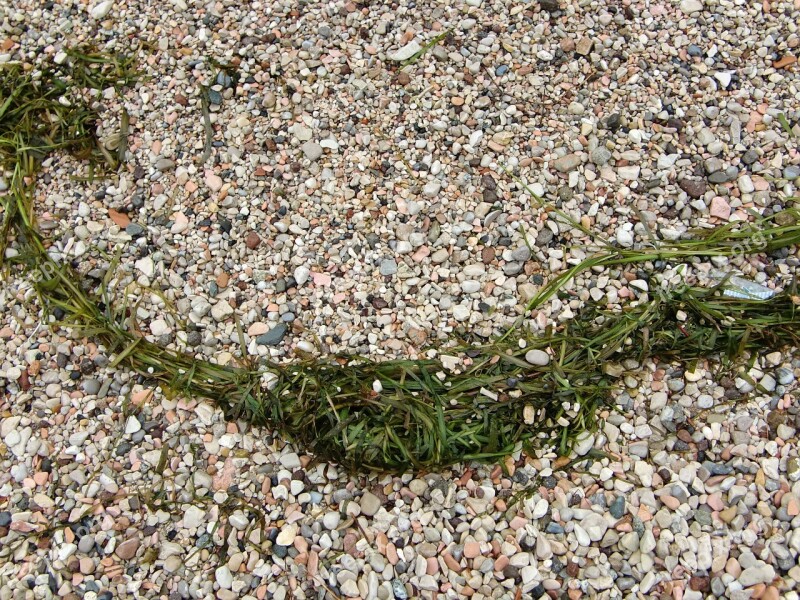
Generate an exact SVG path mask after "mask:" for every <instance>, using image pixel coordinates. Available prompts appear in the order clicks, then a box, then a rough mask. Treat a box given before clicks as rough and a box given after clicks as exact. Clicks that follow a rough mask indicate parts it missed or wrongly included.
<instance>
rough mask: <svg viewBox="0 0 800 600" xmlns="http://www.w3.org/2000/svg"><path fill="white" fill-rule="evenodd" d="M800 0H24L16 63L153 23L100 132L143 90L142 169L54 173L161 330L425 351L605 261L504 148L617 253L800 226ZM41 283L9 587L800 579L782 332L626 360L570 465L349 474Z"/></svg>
mask: <svg viewBox="0 0 800 600" xmlns="http://www.w3.org/2000/svg"><path fill="white" fill-rule="evenodd" d="M798 16H800V0H795V1H794V2H788V1H783V2H777V1H774V2H770V1H769V0H764V2H761V3H759V2H746V1H744V0H737V1H723V0H706V1H702V0H682V1H680V2H669V1H665V2H657V1H652V2H629V1H627V0H623V1H620V2H615V3H607V2H598V1H594V0H583V1H581V2H579V3H578V2H568V1H567V0H561V1H560V2H559V1H558V0H538V1H536V0H535V1H533V2H531V3H523V2H516V1H511V0H495V1H488V0H485V1H481V0H467V2H466V3H464V2H461V1H457V2H455V3H453V4H452V5H450V6H447V5H446V4H445V3H438V2H430V1H421V2H397V3H394V4H392V3H380V2H373V3H370V2H365V3H363V4H357V3H353V2H347V3H342V2H340V1H336V2H327V3H317V2H305V3H296V2H290V1H289V0H285V1H276V2H259V1H253V2H227V1H225V2H223V1H218V2H213V1H212V2H200V1H198V2H194V1H192V0H171V1H170V2H165V3H163V6H159V5H158V4H155V3H150V2H136V1H130V2H124V3H123V2H114V1H103V2H93V3H86V2H74V1H71V0H64V1H59V2H41V1H38V0H36V1H33V0H31V1H25V0H15V1H12V2H11V3H10V4H8V3H6V4H3V5H2V6H0V63H3V62H8V61H17V60H24V61H34V60H41V61H55V62H59V61H61V60H63V59H64V55H63V53H62V51H63V49H64V48H65V47H66V46H68V45H72V44H75V43H79V42H86V41H94V42H95V43H97V44H99V45H100V46H101V47H102V48H104V49H106V50H110V51H126V50H127V51H130V49H131V48H132V45H134V44H136V43H138V44H140V46H139V49H138V51H137V55H138V57H139V59H140V64H141V69H142V71H143V74H144V75H145V77H144V78H143V79H142V80H141V82H140V83H139V84H137V85H136V87H135V88H134V89H130V90H127V91H125V92H124V95H123V97H122V98H121V99H120V98H116V97H115V96H114V94H113V91H109V92H108V93H105V94H103V95H102V96H103V97H98V98H97V101H98V102H99V103H100V104H101V105H102V107H103V110H104V111H105V112H104V121H103V123H101V124H100V125H99V127H100V132H101V134H102V135H108V136H111V137H113V134H114V133H115V131H116V130H117V129H116V128H117V127H118V123H119V114H120V109H121V108H122V107H123V106H124V107H125V108H126V109H127V111H128V112H129V114H130V133H131V135H130V140H129V141H130V146H129V151H128V160H127V162H126V165H125V167H123V170H122V173H121V175H120V177H119V178H118V179H117V178H114V179H107V180H103V181H97V180H95V181H94V182H92V183H86V182H84V181H81V180H73V179H70V176H72V175H75V174H76V173H78V174H81V173H84V172H85V167H83V166H81V165H80V164H78V163H76V162H74V161H72V160H70V159H67V158H63V157H59V158H54V159H50V160H48V161H47V163H46V164H45V168H44V173H43V180H44V184H45V185H42V186H41V187H40V191H39V197H38V198H37V200H38V208H39V217H40V225H41V228H42V229H43V230H45V231H47V232H48V234H49V235H50V236H52V239H53V240H54V242H55V243H54V245H53V249H52V253H53V254H54V256H57V257H59V258H61V259H63V260H71V261H72V262H73V264H74V265H76V267H77V268H78V269H80V270H81V272H82V273H84V274H85V276H86V277H87V278H88V279H92V280H100V279H101V278H102V277H103V275H104V273H105V272H106V270H107V269H108V268H109V264H110V263H109V256H113V254H114V253H115V252H118V253H120V257H121V260H120V263H119V266H118V267H117V270H118V272H117V274H116V283H117V290H116V291H117V294H118V296H119V297H120V298H123V297H126V298H127V299H128V302H129V305H130V307H131V312H132V315H133V316H134V318H135V319H136V322H137V326H138V327H139V328H140V330H141V332H142V334H143V335H147V336H148V337H150V338H151V339H154V340H155V341H157V342H158V343H160V344H162V345H164V346H169V347H172V348H179V349H182V350H185V351H188V352H193V353H195V354H197V355H199V356H203V357H206V358H213V359H214V360H217V361H218V362H220V363H228V362H231V361H233V360H235V357H236V356H239V355H241V354H242V353H246V354H248V355H251V356H269V357H272V358H273V359H277V360H280V359H284V358H287V359H289V358H292V357H293V356H295V355H296V354H297V353H298V351H299V352H301V353H317V354H323V353H327V352H332V351H345V352H353V353H363V354H369V355H371V356H380V355H386V356H416V355H418V354H420V353H422V352H426V353H429V352H430V351H429V350H427V349H426V348H427V346H428V345H429V344H431V343H438V342H441V341H444V340H446V339H448V338H449V337H450V336H451V335H452V334H453V333H460V332H467V331H469V332H472V333H474V334H477V335H479V336H490V335H492V334H493V333H495V332H497V331H500V330H502V328H503V327H506V326H508V325H509V324H510V323H511V322H513V321H514V319H515V318H516V317H518V316H519V315H520V314H523V313H524V303H525V301H526V300H527V299H529V298H530V297H532V296H533V295H534V294H535V292H536V290H538V289H539V288H540V286H541V284H542V282H543V281H544V280H546V279H547V278H548V277H549V276H550V274H552V273H557V272H559V271H561V270H562V269H564V268H566V267H567V266H569V265H571V264H575V263H576V262H578V261H580V260H581V259H582V258H583V257H584V256H585V255H586V252H587V244H588V243H589V242H590V240H588V239H586V238H585V237H583V235H582V234H581V233H580V232H578V231H576V230H573V229H572V228H571V227H569V226H565V225H563V224H560V223H558V222H557V221H556V220H554V219H553V218H552V217H551V215H549V214H548V212H547V211H545V210H542V209H541V208H540V207H539V205H538V204H537V203H536V202H535V201H534V200H533V199H532V197H531V195H530V194H529V193H528V192H527V191H526V189H525V188H524V187H523V186H522V185H521V184H520V183H518V182H515V181H514V180H513V179H512V178H511V177H509V176H508V175H507V174H506V172H505V171H504V169H509V170H510V171H512V172H513V173H515V174H516V175H518V176H519V177H520V178H521V180H524V181H525V182H527V184H528V186H529V189H530V190H532V191H533V192H535V193H537V194H539V195H541V196H543V197H544V198H545V202H546V204H547V205H549V206H551V207H558V208H560V209H561V210H563V211H565V212H567V213H568V214H570V215H571V216H572V217H573V218H574V219H575V220H578V221H580V222H581V223H583V224H584V226H585V227H587V228H589V229H591V230H592V231H594V232H596V235H598V236H601V237H602V238H603V239H608V240H611V241H612V242H613V243H615V244H618V245H620V246H624V247H631V246H634V245H639V244H642V243H647V242H648V240H649V239H650V238H651V236H660V237H661V238H665V239H675V238H676V237H678V236H680V235H681V234H682V233H683V232H685V231H686V230H687V229H689V228H696V227H706V228H711V227H718V226H720V225H722V224H724V223H727V222H731V221H735V220H750V219H752V218H753V215H755V214H761V215H771V214H776V215H778V216H777V217H776V219H777V220H778V222H781V220H782V219H783V217H781V216H780V213H781V211H782V210H783V208H784V207H785V206H788V205H791V204H792V202H793V200H792V199H791V198H792V197H793V196H794V194H795V185H796V182H795V180H796V179H797V178H798V177H800V153H798V150H797V146H798V139H800V124H799V119H800V82H799V80H798V76H797V72H796V68H797V62H796V61H797V59H796V57H797V56H798V55H800V48H799V47H798V46H800V37H799V36H798V33H797V30H798V23H800V19H798ZM440 35H441V36H442V38H441V42H440V43H439V44H438V45H435V46H434V47H432V48H430V49H429V51H427V52H426V53H425V54H424V55H423V56H422V57H421V58H420V59H419V60H417V61H416V62H413V64H411V65H408V66H406V67H404V68H403V69H400V68H399V66H400V63H399V61H403V60H405V59H407V58H409V57H411V56H412V55H414V54H415V53H416V52H417V51H418V50H420V48H422V47H423V46H424V45H425V44H426V43H427V42H429V41H431V40H434V39H436V38H437V36H440ZM220 64H222V65H229V66H230V67H231V68H229V69H220V68H219V66H218V65H220ZM204 86H208V87H207V88H206V89H208V98H209V104H210V106H209V114H208V117H209V120H210V124H211V130H212V133H213V138H212V143H211V147H210V155H209V157H208V160H207V161H205V162H204V161H203V154H204V145H205V142H206V139H205V128H204V115H203V110H202V101H201V95H202V90H203V89H204ZM784 123H785V124H786V127H787V128H788V129H789V130H788V131H787V129H786V128H784ZM4 187H5V183H4V181H3V179H2V177H0V192H1V191H2V190H3V188H4ZM786 218H789V217H788V216H787V217H786ZM743 250H744V251H755V250H758V242H757V240H756V241H754V244H753V247H752V248H744V249H743ZM11 252H13V248H12V249H11ZM798 264H799V263H798V257H797V255H796V254H795V253H791V252H779V253H775V254H773V255H770V256H766V255H763V254H762V255H756V256H745V255H744V254H743V255H742V256H738V257H736V258H734V259H732V260H727V259H721V260H715V261H713V262H712V263H707V264H703V263H697V264H689V265H660V264H655V265H653V268H652V269H642V270H637V269H632V270H624V269H623V270H608V271H602V272H587V273H586V274H585V275H583V276H581V277H580V278H579V279H578V280H577V281H575V282H574V283H573V285H572V291H573V293H572V294H571V296H570V299H569V300H568V301H566V300H560V299H553V300H552V301H551V302H550V303H548V304H547V305H546V306H545V307H543V308H542V309H541V310H539V311H537V312H536V313H535V314H533V315H531V319H530V325H531V327H533V328H544V327H546V326H548V325H549V324H552V323H555V322H558V321H564V320H567V319H570V318H571V317H572V316H573V315H574V314H575V313H576V312H577V311H578V310H580V306H581V305H582V304H583V303H585V302H587V301H594V302H599V303H602V304H607V305H608V306H609V307H615V306H619V305H620V304H621V303H626V302H631V301H642V300H646V299H647V297H648V293H650V292H651V290H653V289H655V288H659V287H662V286H666V285H672V284H675V283H676V282H678V281H680V280H681V279H682V278H686V277H690V278H697V279H699V280H701V281H703V280H706V279H708V278H713V276H714V269H721V270H722V271H723V272H731V271H732V272H736V273H739V274H741V275H743V276H745V277H747V278H750V279H752V280H755V281H756V282H759V283H762V284H764V285H766V286H767V287H775V288H782V287H783V286H785V285H786V284H787V283H788V282H789V281H791V279H792V278H793V277H794V276H795V275H796V274H797V267H798ZM32 296H33V293H32V289H31V285H30V282H29V281H25V280H14V279H12V280H9V281H7V282H6V283H5V284H4V285H3V286H2V288H0V306H2V309H0V314H2V321H1V322H0V339H2V344H0V385H2V386H3V387H4V390H5V391H4V393H3V395H2V397H0V437H1V438H2V444H0V563H2V564H0V584H2V585H0V600H4V599H6V598H28V597H31V598H33V597H35V598H51V597H61V598H87V599H94V598H99V599H103V600H106V599H109V598H115V597H119V598H127V597H147V598H150V597H153V598H155V597H159V598H161V597H165V598H166V597H168V598H170V599H173V598H176V599H177V598H211V597H217V598H221V599H227V598H253V597H255V598H259V599H261V598H287V597H293V598H310V597H318V598H319V597H325V596H326V594H327V596H328V597H348V598H355V597H362V598H376V597H377V598H381V599H388V598H398V599H402V598H433V597H447V598H461V597H474V598H483V597H487V598H488V597H491V598H539V597H547V596H549V597H552V598H562V597H564V596H565V595H566V597H568V598H570V599H572V600H574V599H576V598H581V597H601V598H621V597H632V598H633V597H672V598H675V599H680V598H684V599H686V600H692V599H697V598H703V597H729V598H736V599H740V600H744V599H747V598H763V599H772V598H779V597H782V598H787V599H793V598H798V594H797V592H795V591H793V590H794V589H795V588H797V587H798V582H800V565H798V553H800V459H798V449H797V428H798V427H800V411H799V410H798V407H797V404H796V402H795V394H794V389H795V388H794V386H795V378H796V376H800V361H799V360H797V359H793V357H792V356H791V354H789V353H780V352H773V353H766V354H765V355H764V356H762V357H759V358H757V359H755V360H754V362H753V363H752V364H749V365H748V366H747V367H746V368H743V369H742V370H741V372H739V373H733V374H731V376H722V375H718V374H717V372H716V371H715V366H714V365H713V364H708V365H706V364H701V365H697V366H696V367H695V368H694V370H691V371H684V370H682V369H679V368H677V367H676V366H675V365H669V364H661V363H658V362H656V361H652V362H648V363H647V364H645V365H642V366H639V365H627V366H628V367H630V370H629V371H628V372H626V373H624V374H622V377H621V379H622V380H623V383H624V385H623V386H622V387H623V391H621V392H620V393H619V395H618V396H617V398H616V401H617V404H618V410H617V411H615V412H609V413H606V414H602V415H600V417H601V425H600V431H599V432H598V433H597V434H596V435H593V436H585V437H584V438H583V439H582V441H581V442H580V443H579V445H578V447H577V448H576V449H575V453H576V455H577V456H584V455H586V454H588V453H590V452H591V453H592V456H593V457H594V458H593V460H590V461H584V462H582V463H579V464H578V466H577V467H576V466H569V467H568V466H567V465H568V463H569V461H570V458H558V457H557V455H556V454H555V453H553V452H550V451H549V450H547V449H544V450H542V451H541V452H540V453H539V454H538V455H537V456H531V457H527V456H524V455H523V456H519V455H517V456H513V457H510V458H509V459H508V460H507V461H506V462H505V463H504V464H503V465H502V466H478V465H461V466H458V467H456V468H453V469H450V470H447V471H444V472H442V473H436V474H429V475H425V476H422V475H420V476H418V477H413V476H410V475H409V476H405V477H402V478H400V477H390V476H383V477H381V476H378V475H372V476H367V474H363V475H361V476H351V475H348V474H346V473H342V472H340V471H338V470H337V469H336V468H335V467H334V466H331V465H327V464H314V463H313V462H311V458H310V457H307V456H305V455H303V454H302V453H301V452H300V451H301V449H296V448H292V447H290V446H288V445H286V444H285V443H284V442H283V441H282V440H280V439H274V438H273V437H272V436H271V435H270V433H269V432H267V431H262V430H252V429H250V428H248V427H247V425H246V424H244V423H225V422H223V420H222V418H221V413H220V412H219V411H217V410H215V409H214V408H213V407H211V406H209V405H208V404H205V403H198V402H197V401H194V400H186V399H181V398H174V397H172V396H170V395H169V394H167V393H165V392H164V391H163V390H161V389H159V388H152V386H150V385H149V384H148V382H147V380H146V379H144V378H140V377H138V376H136V375H135V374H131V373H127V372H121V371H119V370H115V369H113V368H110V366H109V363H110V361H111V360H112V358H113V357H110V356H109V355H108V353H107V352H106V351H105V349H104V348H103V347H102V346H98V345H96V344H94V343H92V341H91V339H90V338H83V337H79V336H75V335H73V334H71V333H70V332H69V331H65V330H57V331H55V332H51V331H50V330H49V329H48V328H47V327H46V326H44V325H43V324H42V323H41V321H40V313H39V311H38V307H37V305H36V302H35V298H33V297H32ZM234 315H236V316H237V318H238V322H239V323H241V325H242V326H243V328H244V331H245V332H246V335H245V336H244V338H245V345H246V348H242V347H241V346H240V340H239V337H238V335H237V333H236V320H235V319H234ZM756 384H757V385H758V387H757V388H756V387H755V386H756ZM298 452H300V453H299V454H298ZM598 452H601V453H602V455H600V454H598ZM598 457H599V458H598ZM573 458H574V457H573Z"/></svg>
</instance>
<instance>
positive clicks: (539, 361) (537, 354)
mask: <svg viewBox="0 0 800 600" xmlns="http://www.w3.org/2000/svg"><path fill="white" fill-rule="evenodd" d="M525 360H526V361H528V362H529V363H530V364H532V365H536V366H537V367H544V366H547V365H549V364H550V355H549V354H548V353H547V352H545V351H544V350H528V351H527V352H526V353H525Z"/></svg>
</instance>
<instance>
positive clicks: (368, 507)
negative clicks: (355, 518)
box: [360, 492, 381, 517]
mask: <svg viewBox="0 0 800 600" xmlns="http://www.w3.org/2000/svg"><path fill="white" fill-rule="evenodd" d="M360 505H361V514H363V515H365V516H367V517H373V516H375V515H376V514H377V512H378V511H379V510H380V508H381V501H380V499H379V498H378V497H377V496H376V495H374V494H372V493H371V492H364V495H363V496H361V501H360Z"/></svg>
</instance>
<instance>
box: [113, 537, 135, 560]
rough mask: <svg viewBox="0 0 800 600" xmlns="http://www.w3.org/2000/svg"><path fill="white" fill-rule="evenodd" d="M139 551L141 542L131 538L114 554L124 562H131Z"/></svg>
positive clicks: (118, 547)
mask: <svg viewBox="0 0 800 600" xmlns="http://www.w3.org/2000/svg"><path fill="white" fill-rule="evenodd" d="M138 549H139V540H138V539H136V538H131V539H129V540H125V541H124V542H122V543H121V544H120V545H119V546H117V549H116V550H114V554H116V555H117V556H118V557H120V558H121V559H122V560H130V559H132V558H133V557H134V556H136V551H137V550H138Z"/></svg>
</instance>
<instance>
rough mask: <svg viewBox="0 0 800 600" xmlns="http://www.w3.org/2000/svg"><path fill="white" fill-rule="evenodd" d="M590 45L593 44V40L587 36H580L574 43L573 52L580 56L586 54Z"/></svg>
mask: <svg viewBox="0 0 800 600" xmlns="http://www.w3.org/2000/svg"><path fill="white" fill-rule="evenodd" d="M592 46H594V41H593V40H591V39H589V38H588V37H582V38H581V39H579V40H578V43H577V44H576V45H575V52H577V53H578V54H580V55H581V56H587V55H588V54H589V53H590V52H591V51H592Z"/></svg>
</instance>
